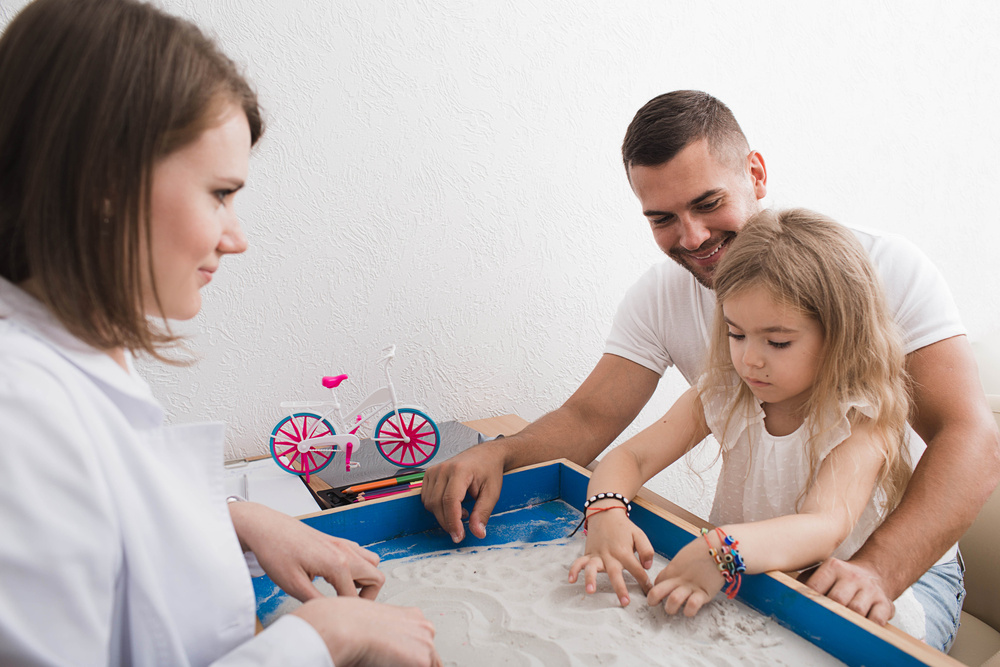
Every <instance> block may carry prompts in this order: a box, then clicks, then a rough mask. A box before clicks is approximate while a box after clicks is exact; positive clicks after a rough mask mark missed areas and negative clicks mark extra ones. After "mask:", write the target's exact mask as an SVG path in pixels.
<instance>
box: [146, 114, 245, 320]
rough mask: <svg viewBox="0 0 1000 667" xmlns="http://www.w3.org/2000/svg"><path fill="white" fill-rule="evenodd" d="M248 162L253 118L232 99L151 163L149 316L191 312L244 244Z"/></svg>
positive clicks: (179, 317) (175, 316)
mask: <svg viewBox="0 0 1000 667" xmlns="http://www.w3.org/2000/svg"><path fill="white" fill-rule="evenodd" d="M249 161H250V125H249V123H248V122H247V119H246V115H245V114H244V113H243V111H242V109H240V108H239V107H237V106H236V105H230V106H229V107H228V108H227V109H226V111H225V112H224V113H223V114H222V120H221V122H220V123H219V124H218V125H216V126H214V127H212V128H209V129H208V130H205V131H204V132H203V133H202V134H201V136H199V137H198V139H196V140H195V141H194V142H192V143H190V144H188V145H186V146H184V147H183V148H180V149H179V150H177V151H174V152H173V153H171V154H169V155H167V156H166V157H164V158H162V159H161V160H159V161H158V162H157V163H156V165H155V166H154V167H153V183H152V190H153V192H152V202H151V215H152V218H151V220H150V233H151V239H150V241H151V247H152V254H153V280H154V281H155V284H156V291H157V293H158V295H159V297H160V308H157V307H156V301H155V299H154V298H153V290H152V286H151V285H148V284H146V283H148V279H147V278H145V276H146V275H147V274H148V268H147V266H148V265H147V264H146V263H145V262H144V263H143V267H142V271H143V276H144V278H143V281H144V285H143V299H144V301H143V302H144V303H145V304H146V314H147V315H156V316H160V317H164V318H169V319H175V320H187V319H191V318H192V317H194V316H195V315H197V314H198V311H199V310H201V292H200V290H201V288H202V287H204V286H205V285H207V284H208V283H209V282H210V281H211V280H212V274H213V273H215V271H216V269H218V268H219V260H220V259H221V258H222V256H223V255H227V254H229V253H240V252H243V251H244V250H246V248H247V240H246V237H245V236H244V235H243V230H242V229H240V223H239V221H238V220H237V219H236V211H235V210H234V208H233V197H234V196H235V194H236V191H237V190H239V189H240V188H241V187H243V184H244V182H245V181H246V178H247V168H248V165H249Z"/></svg>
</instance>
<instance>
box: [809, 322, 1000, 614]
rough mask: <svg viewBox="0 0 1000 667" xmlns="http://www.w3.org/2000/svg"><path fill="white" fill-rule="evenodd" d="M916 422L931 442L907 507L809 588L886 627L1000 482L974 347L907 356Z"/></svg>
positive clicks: (957, 341)
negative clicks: (897, 605) (899, 601)
mask: <svg viewBox="0 0 1000 667" xmlns="http://www.w3.org/2000/svg"><path fill="white" fill-rule="evenodd" d="M907 370H908V371H909V373H910V377H911V378H912V383H913V400H914V406H915V410H914V415H913V418H912V419H911V424H912V425H913V428H914V430H915V431H916V432H917V433H918V434H919V435H920V437H921V438H923V440H924V442H925V443H926V444H927V450H926V451H925V452H924V455H923V457H922V458H921V459H920V462H919V464H918V465H917V467H916V469H915V470H914V472H913V477H912V479H911V480H910V483H909V486H908V487H907V489H906V494H905V495H904V496H903V500H902V502H900V504H899V507H897V508H896V510H895V511H894V512H893V513H892V514H891V515H889V517H888V518H887V519H886V521H885V523H883V524H882V525H881V526H880V527H879V528H878V530H876V531H875V532H874V533H872V535H871V537H869V538H868V541H867V542H866V543H865V544H864V546H862V547H861V549H860V550H858V552H857V553H856V554H855V555H854V556H853V557H852V558H851V560H850V561H849V562H847V563H844V562H842V561H835V560H832V561H827V562H826V563H824V564H823V565H822V566H821V567H820V568H819V569H818V570H817V571H816V573H815V574H813V575H812V577H811V578H810V579H809V582H808V583H809V586H811V587H812V588H814V589H815V590H817V591H819V592H820V593H825V594H827V595H828V596H829V597H831V598H832V599H834V600H836V601H837V602H840V603H842V604H845V605H847V606H848V607H850V608H851V609H854V611H857V612H858V613H860V614H863V615H866V616H868V617H869V618H871V619H872V620H874V621H876V622H878V623H885V622H886V621H888V619H889V618H890V617H891V615H892V604H891V601H892V600H894V599H895V598H897V597H898V596H899V595H900V594H901V593H902V592H903V591H904V590H905V589H906V588H907V586H909V585H910V584H912V583H913V582H915V581H916V580H917V579H919V578H920V577H921V575H923V573H924V572H926V571H927V570H928V569H929V568H930V567H931V566H932V565H933V564H934V563H935V561H937V559H938V558H940V556H941V554H943V553H944V552H945V550H947V549H948V547H950V546H951V545H952V544H954V543H955V542H957V541H958V539H959V538H960V537H961V536H962V535H963V534H964V533H965V531H966V530H967V529H968V527H969V526H970V525H971V524H972V522H973V520H974V519H975V518H976V515H977V514H978V513H979V510H980V509H982V506H983V504H984V503H985V502H986V500H987V499H988V498H989V495H990V493H991V492H992V491H993V489H994V488H995V487H996V486H997V482H998V480H1000V434H998V431H997V426H996V422H995V421H994V419H993V415H992V413H991V412H990V409H989V406H988V405H987V403H986V398H985V396H984V394H983V390H982V387H981V385H980V383H979V373H978V370H977V368H976V362H975V359H974V358H973V356H972V348H971V346H970V345H969V342H968V340H967V339H966V337H965V336H956V337H954V338H948V339H946V340H943V341H939V342H937V343H934V344H932V345H928V346H927V347H924V348H921V349H919V350H917V351H915V352H913V353H911V354H910V355H909V356H908V357H907Z"/></svg>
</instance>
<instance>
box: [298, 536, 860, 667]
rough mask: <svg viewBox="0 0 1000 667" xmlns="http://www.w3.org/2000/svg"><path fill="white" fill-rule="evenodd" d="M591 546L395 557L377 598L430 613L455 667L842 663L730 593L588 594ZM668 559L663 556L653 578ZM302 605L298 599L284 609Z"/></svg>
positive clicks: (603, 586)
mask: <svg viewBox="0 0 1000 667" xmlns="http://www.w3.org/2000/svg"><path fill="white" fill-rule="evenodd" d="M583 545H584V539H583V538H582V536H576V537H574V538H568V539H563V540H555V541H552V542H543V543H536V544H517V545H507V546H502V547H487V548H476V547H466V548H462V549H457V550H454V551H447V552H440V553H436V554H425V555H420V556H412V557H409V558H402V559H396V560H390V561H386V562H384V563H383V564H382V569H383V571H384V572H385V573H386V584H385V586H384V587H383V589H382V592H381V593H380V594H379V598H378V599H379V601H380V602H387V603H390V604H396V605H402V606H408V607H409V606H413V607H419V608H420V609H422V610H423V612H424V614H425V615H426V616H427V618H429V619H430V620H431V621H432V622H433V623H434V626H435V628H436V629H437V638H436V642H435V643H436V645H437V648H438V652H439V653H440V654H441V657H442V659H443V660H444V662H445V664H446V665H476V666H477V667H487V666H491V665H544V666H546V667H551V666H558V665H642V664H655V665H762V666H763V665H840V664H842V663H841V662H840V661H838V660H836V659H834V658H833V657H831V656H830V655H828V654H827V653H825V652H824V651H822V650H821V649H819V648H817V647H815V646H813V645H812V644H810V643H809V642H807V641H806V640H804V639H802V638H801V637H799V636H798V635H796V634H794V633H793V632H791V631H790V630H787V629H785V628H782V627H781V626H779V625H778V624H777V623H776V622H775V621H773V620H772V619H769V618H767V617H764V616H762V615H760V614H758V613H757V612H755V611H753V610H751V609H749V608H747V607H746V606H744V605H742V604H740V603H738V602H734V601H730V600H726V599H725V596H723V595H719V596H718V597H717V598H716V599H715V600H713V601H712V602H711V603H710V604H708V605H706V606H705V607H704V608H702V610H701V611H700V612H699V613H698V615H697V616H695V617H694V618H690V619H689V618H685V617H683V616H668V615H667V614H666V613H665V612H664V611H663V609H662V607H655V608H653V607H649V606H647V605H646V600H645V597H644V596H643V595H642V592H641V590H640V589H639V586H638V585H637V584H635V583H634V582H633V583H632V585H631V586H630V589H629V593H630V597H631V598H632V603H631V604H630V605H629V606H628V607H627V608H625V609H622V608H621V607H620V606H619V605H618V602H617V600H616V596H615V594H614V592H613V591H612V590H611V586H610V584H609V583H608V580H607V577H605V576H603V575H602V576H601V577H600V578H599V580H598V581H599V584H598V589H597V592H596V593H594V594H592V595H589V596H588V595H584V592H583V583H582V582H583V578H582V576H581V578H580V581H579V582H578V583H576V584H572V585H571V584H569V583H567V576H568V573H569V565H570V563H572V562H573V560H574V559H575V558H576V557H577V556H578V555H580V554H581V553H582V551H583ZM666 562H667V561H666V560H664V559H662V558H657V560H656V561H655V562H654V564H653V569H652V571H651V572H652V573H653V575H654V576H655V573H657V572H659V570H660V569H661V568H663V567H664V566H665V565H666ZM628 580H629V581H632V580H631V578H629V579H628ZM321 590H323V591H324V592H328V594H335V593H334V592H333V589H332V587H328V588H326V589H323V588H321ZM297 605H298V603H297V602H295V601H294V600H291V599H289V600H288V601H287V602H285V603H283V604H282V606H281V607H280V608H279V610H278V614H281V613H287V611H289V610H291V609H294V608H295V606H297Z"/></svg>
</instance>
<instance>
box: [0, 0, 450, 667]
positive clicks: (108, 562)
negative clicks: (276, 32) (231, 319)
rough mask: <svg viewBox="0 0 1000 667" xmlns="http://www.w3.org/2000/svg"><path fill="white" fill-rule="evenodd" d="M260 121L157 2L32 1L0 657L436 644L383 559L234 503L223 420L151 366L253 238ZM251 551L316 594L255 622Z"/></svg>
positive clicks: (175, 655) (220, 66)
mask: <svg viewBox="0 0 1000 667" xmlns="http://www.w3.org/2000/svg"><path fill="white" fill-rule="evenodd" d="M262 131H263V127H262V123H261V117H260V112H259V109H258V106H257V100H256V96H255V94H254V92H253V91H252V90H251V88H250V87H249V86H248V85H247V83H246V81H245V80H244V79H243V78H242V76H241V75H240V74H239V73H238V72H237V70H236V68H235V67H234V65H233V63H232V62H231V61H230V60H229V59H228V58H227V57H226V56H225V55H223V54H222V53H221V52H219V50H218V49H217V48H216V46H215V45H214V44H213V43H212V42H211V41H210V40H208V39H207V38H206V37H205V36H204V35H203V34H202V33H201V32H200V31H199V30H198V29H197V28H196V27H195V26H193V25H191V24H190V23H187V22H185V21H182V20H179V19H177V18H174V17H171V16H168V15H166V14H164V13H163V12H160V11H159V10H157V9H155V8H153V7H151V6H149V5H146V4H142V3H139V2H136V1H134V0H37V1H36V2H34V3H32V4H30V5H28V6H27V7H26V8H25V9H24V10H23V11H22V12H21V13H20V14H19V15H18V16H17V17H15V18H14V20H13V21H12V22H11V23H10V24H9V25H8V26H7V28H6V30H5V32H4V34H3V37H2V38H0V506H2V507H3V508H4V513H3V514H2V515H0V535H2V536H3V537H2V539H0V590H3V595H2V596H0V663H2V664H4V665H22V664H51V665H62V664H65V665H77V664H88V665H89V664H110V665H119V664H136V665H205V664H210V663H212V664H239V665H247V664H300V665H306V664H309V665H313V664H315V665H330V664H332V662H331V660H332V661H333V662H335V663H336V664H337V665H338V666H340V665H349V664H365V663H378V664H406V665H410V664H413V665H431V664H437V663H438V662H439V660H438V658H437V654H436V652H435V650H434V644H433V635H434V631H433V628H432V626H431V624H430V623H429V622H428V621H427V620H426V619H424V617H423V615H422V614H421V613H420V612H419V611H418V610H415V609H402V608H398V607H390V606H388V605H381V604H377V603H375V602H373V599H374V597H375V595H376V594H377V593H378V591H379V589H380V588H381V586H382V583H383V582H384V577H383V575H382V574H381V573H380V572H379V571H378V570H377V567H376V566H377V564H378V557H377V556H375V555H374V554H372V553H370V552H368V551H366V550H364V549H361V548H360V547H359V546H358V545H356V544H354V543H352V542H349V541H346V540H339V539H337V538H333V537H330V536H327V535H323V534H321V533H319V532H317V531H314V530H312V529H310V528H308V527H306V526H305V525H304V524H302V523H300V522H298V521H295V520H293V519H291V518H289V517H287V516H285V515H283V514H280V513H278V512H275V511H273V510H270V509H268V508H266V507H264V506H261V505H257V504H254V503H249V502H230V503H227V502H226V499H225V498H223V495H222V483H221V482H222V481H221V475H222V466H221V462H222V445H223V443H222V428H221V425H218V424H208V425H185V426H174V427H168V426H165V425H164V423H163V421H164V416H163V411H162V409H161V408H160V406H159V405H158V404H157V402H156V401H155V399H154V398H153V396H152V393H151V392H150V390H149V387H148V386H147V385H146V384H145V382H144V381H143V380H142V379H141V378H139V377H138V376H137V374H136V371H135V368H134V367H133V364H132V356H133V354H134V353H145V354H149V355H152V356H153V357H155V358H157V359H160V360H165V359H164V357H163V356H162V350H163V349H164V347H165V346H171V345H177V344H178V343H179V342H180V341H179V339H178V338H177V337H176V336H174V335H173V334H172V333H171V330H170V326H169V320H172V319H173V320H178V319H181V320H183V319H190V318H192V317H194V316H195V315H196V314H197V313H198V311H199V310H200V307H201V296H200V290H201V288H202V287H204V286H206V285H207V284H208V283H209V282H210V281H211V280H212V275H213V273H214V272H215V271H216V270H217V269H218V268H219V264H220V260H221V258H222V257H223V256H224V255H228V254H234V253H241V252H243V251H244V250H245V249H246V247H247V242H246V238H245V237H244V235H243V232H242V230H241V229H240V226H239V222H238V221H237V219H236V215H235V212H234V209H233V198H234V196H235V194H236V192H237V191H238V190H239V189H240V188H242V187H243V185H244V182H245V181H246V178H247V170H248V164H249V156H250V150H251V147H252V146H253V145H254V144H255V143H256V142H257V140H258V139H259V138H260V136H261V133H262ZM244 555H246V558H244ZM255 561H256V562H255ZM248 562H249V563H251V564H254V565H256V564H257V563H259V565H260V567H261V568H262V569H263V571H264V572H266V573H267V574H268V575H270V577H271V578H272V579H273V580H274V581H275V583H277V584H278V585H279V586H281V587H282V588H284V589H285V590H286V591H288V592H289V593H290V594H292V595H294V596H295V597H297V598H299V599H301V600H303V601H304V602H305V604H304V605H303V606H302V607H300V608H299V609H298V610H296V611H294V612H293V613H292V614H289V615H286V616H285V617H283V618H282V619H281V620H279V621H277V622H276V623H275V624H273V625H272V626H271V627H269V628H268V629H266V630H265V631H263V632H262V633H260V634H259V635H257V636H256V637H255V636H254V595H253V590H252V587H251V585H250V576H249V570H248ZM315 576H322V577H324V578H326V579H327V580H329V581H330V582H331V583H332V584H333V585H334V586H335V587H336V589H337V591H338V594H339V595H338V596H337V597H331V598H325V597H323V596H322V595H320V593H319V592H318V591H317V590H316V589H315V587H314V586H313V585H312V579H313V577H315ZM387 628H391V629H392V635H391V636H387V634H386V629H387Z"/></svg>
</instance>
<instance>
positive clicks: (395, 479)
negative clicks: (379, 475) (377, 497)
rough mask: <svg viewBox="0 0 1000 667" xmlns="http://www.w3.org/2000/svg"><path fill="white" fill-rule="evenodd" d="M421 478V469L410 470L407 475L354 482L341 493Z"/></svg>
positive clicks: (369, 489)
mask: <svg viewBox="0 0 1000 667" xmlns="http://www.w3.org/2000/svg"><path fill="white" fill-rule="evenodd" d="M423 478H424V473H423V471H421V472H411V473H409V474H408V475H400V476H399V477H390V478H388V479H379V480H376V481H374V482H365V483H364V484H355V485H354V486H349V487H347V488H346V489H344V490H343V493H361V492H362V491H371V490H373V489H382V488H385V487H387V486H396V485H397V484H403V483H404V482H414V481H417V480H422V479H423Z"/></svg>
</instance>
